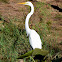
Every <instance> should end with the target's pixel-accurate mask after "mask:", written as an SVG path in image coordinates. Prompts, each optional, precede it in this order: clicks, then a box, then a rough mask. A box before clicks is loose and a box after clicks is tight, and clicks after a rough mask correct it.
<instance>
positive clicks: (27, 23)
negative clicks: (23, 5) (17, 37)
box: [25, 5, 34, 36]
mask: <svg viewBox="0 0 62 62" xmlns="http://www.w3.org/2000/svg"><path fill="white" fill-rule="evenodd" d="M33 13H34V6H33V5H31V12H30V13H29V14H28V15H27V17H26V20H25V29H26V33H27V36H28V35H29V34H30V31H31V29H30V28H29V18H30V17H31V15H32V14H33Z"/></svg>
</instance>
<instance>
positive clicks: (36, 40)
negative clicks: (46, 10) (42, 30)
mask: <svg viewBox="0 0 62 62" xmlns="http://www.w3.org/2000/svg"><path fill="white" fill-rule="evenodd" d="M18 4H24V5H29V6H30V7H31V12H30V13H29V14H28V15H27V17H26V20H25V29H26V33H27V36H29V42H30V45H31V46H32V48H33V49H35V48H39V49H42V42H41V39H40V36H39V34H38V33H37V32H36V31H35V30H33V29H30V28H29V24H28V22H29V18H30V17H31V15H32V14H33V13H34V6H33V4H32V3H31V2H29V1H28V2H23V3H18Z"/></svg>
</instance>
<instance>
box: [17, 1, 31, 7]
mask: <svg viewBox="0 0 62 62" xmlns="http://www.w3.org/2000/svg"><path fill="white" fill-rule="evenodd" d="M18 4H23V5H29V6H31V5H32V3H31V2H29V1H28V2H23V3H18Z"/></svg>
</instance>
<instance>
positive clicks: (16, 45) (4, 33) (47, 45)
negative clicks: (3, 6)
mask: <svg viewBox="0 0 62 62" xmlns="http://www.w3.org/2000/svg"><path fill="white" fill-rule="evenodd" d="M3 1H5V0H3ZM36 4H37V5H36V8H35V10H37V9H38V10H39V12H40V13H39V14H40V16H43V18H41V17H39V19H40V21H39V22H38V23H35V25H34V26H32V29H35V30H36V31H37V32H38V34H39V35H40V37H41V40H42V43H43V49H44V50H48V51H49V52H50V55H51V56H52V55H53V54H55V53H56V51H57V52H58V51H59V49H58V48H57V50H54V49H53V47H52V45H55V43H56V41H57V33H54V35H53V34H52V32H51V31H50V30H52V28H51V24H52V22H51V21H50V20H49V21H47V22H46V19H47V16H48V17H49V16H50V15H51V14H50V12H51V11H49V10H48V9H47V8H46V7H45V8H44V6H45V4H44V3H40V2H37V3H36ZM41 6H42V7H41ZM29 8H30V7H29ZM29 8H28V9H29ZM56 17H59V16H56ZM56 17H55V18H56ZM1 18H2V17H1ZM59 18H61V16H60V17H59ZM24 19H25V18H23V20H24ZM0 21H3V23H2V24H1V25H0V61H1V62H15V61H17V59H16V58H17V57H18V56H20V55H22V54H25V53H26V52H28V51H30V44H29V39H28V38H27V36H26V31H25V28H24V22H22V21H21V20H20V21H19V19H16V18H14V19H10V22H9V23H6V22H4V18H2V20H0ZM17 22H18V23H19V24H18V25H17ZM2 25H3V26H4V27H2ZM48 35H49V36H48ZM24 60H25V59H24ZM27 61H28V62H30V61H31V59H28V60H27ZM25 62H26V61H25Z"/></svg>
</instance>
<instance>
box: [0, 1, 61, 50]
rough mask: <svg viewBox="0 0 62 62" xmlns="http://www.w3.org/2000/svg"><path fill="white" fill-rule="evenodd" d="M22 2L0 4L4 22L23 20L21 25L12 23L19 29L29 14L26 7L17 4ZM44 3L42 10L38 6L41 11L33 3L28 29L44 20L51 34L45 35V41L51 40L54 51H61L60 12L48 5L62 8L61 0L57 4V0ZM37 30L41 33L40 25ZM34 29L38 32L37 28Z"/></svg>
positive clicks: (0, 13)
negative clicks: (33, 10)
mask: <svg viewBox="0 0 62 62" xmlns="http://www.w3.org/2000/svg"><path fill="white" fill-rule="evenodd" d="M24 1H26V0H21V1H20V0H18V1H17V0H9V1H8V2H9V3H4V2H0V16H2V17H3V18H4V20H5V22H7V23H10V22H9V19H14V18H15V19H19V20H23V23H21V25H20V23H19V22H17V21H13V23H14V24H16V25H17V26H18V25H20V26H21V27H20V28H22V29H24V20H25V17H26V15H27V14H28V13H29V11H30V9H29V7H28V6H24V5H18V4H17V3H18V2H24ZM44 3H45V5H44V6H43V8H42V6H40V8H42V9H40V10H38V8H39V7H38V6H36V4H37V2H33V4H34V7H35V12H34V14H33V15H32V17H31V18H30V20H31V22H30V23H31V24H29V25H30V28H33V27H32V26H34V27H35V25H36V24H37V23H40V22H42V19H43V18H44V19H43V20H45V22H44V23H46V24H48V28H49V32H50V33H51V34H47V35H46V37H47V41H48V40H49V38H52V39H51V40H53V41H51V40H50V41H51V43H52V47H53V48H54V49H57V47H58V48H59V49H60V50H62V12H59V11H58V10H56V9H53V8H52V7H50V6H49V4H53V5H58V6H59V7H60V8H62V5H61V0H60V1H59V2H58V0H57V1H54V2H53V1H49V0H48V1H47V2H44ZM37 5H38V4H37ZM27 8H28V9H27ZM43 9H44V13H43ZM46 9H47V10H46ZM48 11H49V12H48ZM45 14H46V15H45ZM0 19H1V18H0ZM1 23H3V22H2V21H0V24H1ZM49 26H50V27H49ZM39 28H40V30H41V31H42V30H43V29H42V28H41V27H40V25H39ZM35 29H36V31H37V32H38V30H37V28H35ZM40 35H41V34H40ZM53 38H54V39H53ZM50 41H48V42H47V43H49V44H50ZM55 41H56V42H55Z"/></svg>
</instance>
